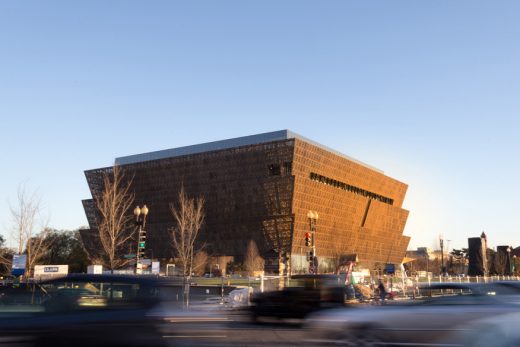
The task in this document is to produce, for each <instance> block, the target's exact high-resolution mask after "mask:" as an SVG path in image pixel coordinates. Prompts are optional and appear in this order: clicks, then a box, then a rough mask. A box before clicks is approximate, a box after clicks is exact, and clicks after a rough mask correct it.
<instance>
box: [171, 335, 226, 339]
mask: <svg viewBox="0 0 520 347" xmlns="http://www.w3.org/2000/svg"><path fill="white" fill-rule="evenodd" d="M177 337H180V338H190V339H192V338H200V337H208V338H226V337H227V335H164V336H163V338H165V339H174V338H177Z"/></svg>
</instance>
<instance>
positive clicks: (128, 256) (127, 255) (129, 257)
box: [123, 253, 135, 259]
mask: <svg viewBox="0 0 520 347" xmlns="http://www.w3.org/2000/svg"><path fill="white" fill-rule="evenodd" d="M123 258H125V259H133V258H135V253H133V254H125V255H124V256H123Z"/></svg>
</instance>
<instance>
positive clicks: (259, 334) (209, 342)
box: [161, 315, 312, 346]
mask: <svg viewBox="0 0 520 347" xmlns="http://www.w3.org/2000/svg"><path fill="white" fill-rule="evenodd" d="M161 333H162V336H163V338H164V339H165V340H167V341H168V346H312V343H310V342H305V340H306V334H305V330H304V329H302V328H301V327H299V326H298V325H296V324H292V325H289V324H280V323H275V322H273V323H265V324H252V323H250V322H248V317H247V316H245V315H217V316H214V315H208V316H193V317H171V318H168V319H166V321H165V322H164V323H163V324H162V325H161Z"/></svg>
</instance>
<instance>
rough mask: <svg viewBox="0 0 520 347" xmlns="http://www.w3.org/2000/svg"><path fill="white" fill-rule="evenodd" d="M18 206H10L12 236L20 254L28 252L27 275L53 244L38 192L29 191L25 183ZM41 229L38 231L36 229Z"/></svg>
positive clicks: (28, 275)
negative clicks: (43, 216) (42, 213)
mask: <svg viewBox="0 0 520 347" xmlns="http://www.w3.org/2000/svg"><path fill="white" fill-rule="evenodd" d="M17 197H18V201H17V205H16V206H12V205H11V206H10V211H11V219H12V223H13V230H12V237H13V239H14V240H15V241H16V243H17V244H18V254H22V253H24V252H25V253H26V255H27V263H26V272H25V274H26V276H27V277H30V276H31V275H32V269H33V268H34V265H36V264H37V263H38V261H39V260H40V259H41V258H42V256H43V255H44V254H45V252H46V250H47V248H48V247H50V246H51V240H50V239H49V237H48V236H49V233H50V229H49V228H48V227H47V225H48V221H47V220H44V219H43V218H42V215H41V212H42V207H41V199H40V197H39V196H38V195H37V194H36V192H32V193H29V192H27V189H26V187H25V185H20V186H19V187H18V194H17ZM37 228H39V229H40V230H41V231H40V232H39V233H38V232H37V231H36V230H37Z"/></svg>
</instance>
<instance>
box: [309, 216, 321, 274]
mask: <svg viewBox="0 0 520 347" xmlns="http://www.w3.org/2000/svg"><path fill="white" fill-rule="evenodd" d="M307 218H308V219H309V230H310V232H311V255H310V257H309V258H310V259H309V273H311V274H317V273H318V264H317V261H316V260H317V259H316V224H317V222H318V218H319V215H318V212H316V211H309V212H308V213H307Z"/></svg>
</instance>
